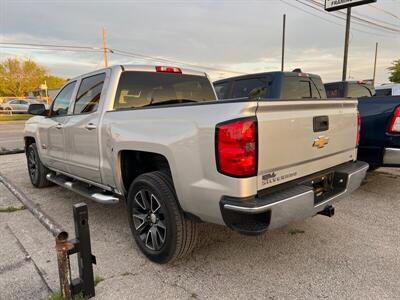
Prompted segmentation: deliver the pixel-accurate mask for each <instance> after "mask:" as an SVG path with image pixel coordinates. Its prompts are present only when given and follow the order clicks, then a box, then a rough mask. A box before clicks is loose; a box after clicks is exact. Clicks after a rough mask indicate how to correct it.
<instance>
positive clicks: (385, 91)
mask: <svg viewBox="0 0 400 300" xmlns="http://www.w3.org/2000/svg"><path fill="white" fill-rule="evenodd" d="M376 96H379V97H381V96H392V89H379V90H376Z"/></svg>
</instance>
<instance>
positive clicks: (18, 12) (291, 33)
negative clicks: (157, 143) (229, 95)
mask: <svg viewBox="0 0 400 300" xmlns="http://www.w3.org/2000/svg"><path fill="white" fill-rule="evenodd" d="M310 1H313V0H263V1H262V0H214V1H211V0H201V1H200V0H186V1H184V0H175V1H172V0H164V1H160V0H159V1H153V0H147V1H134V0H132V1H126V0H118V1H111V0H108V1H101V0H97V1H89V0H81V1H77V0H68V1H66V0H64V1H57V0H52V1H41V0H36V1H33V0H31V1H26V0H24V1H20V0H12V1H11V0H0V43H10V42H11V43H38V44H54V45H74V46H89V47H96V48H101V47H103V39H102V28H103V27H104V28H106V32H107V46H108V48H110V49H118V50H123V51H128V52H129V53H135V54H142V55H146V56H152V57H158V58H166V59H169V60H173V61H178V62H183V63H187V64H193V65H195V66H196V67H193V66H191V68H192V69H200V70H204V71H206V72H207V73H208V74H209V75H210V77H211V79H213V80H216V79H220V78H225V77H230V76H235V75H237V74H240V73H242V74H246V73H256V72H264V71H276V70H280V65H281V43H282V15H283V14H286V16H287V22H286V53H285V70H286V71H291V70H293V69H294V68H301V69H302V71H304V72H308V73H315V74H319V75H321V77H322V79H323V81H324V82H330V81H337V80H341V76H342V63H343V47H344V34H345V21H344V20H342V19H339V18H338V17H337V16H341V15H339V13H327V12H324V11H323V10H322V9H321V10H316V9H313V8H311V7H309V6H306V5H305V4H309V5H310ZM314 1H317V2H323V0H314ZM301 2H302V3H301ZM374 7H375V8H374ZM343 12H344V11H343ZM352 12H353V15H354V16H358V17H361V18H364V19H367V20H369V21H370V22H379V23H380V24H382V25H384V26H387V27H391V28H396V29H398V31H397V33H394V32H391V31H387V30H382V29H380V28H379V29H378V28H376V27H374V26H372V25H371V26H366V25H361V24H357V23H356V22H354V21H353V22H352V24H351V35H350V48H349V67H348V77H349V78H348V79H351V80H361V79H370V78H372V74H373V60H374V51H375V43H376V42H378V43H379V50H378V62H377V77H376V78H377V79H376V82H377V83H378V84H380V83H385V82H388V74H389V73H388V70H387V67H388V66H390V64H391V62H392V61H393V60H395V59H400V0H377V3H375V4H372V5H363V6H359V7H354V8H353V9H352ZM391 14H394V16H392V15H391ZM335 16H336V17H335ZM396 16H397V17H396ZM353 20H354V19H353ZM6 47H8V48H5V46H4V45H3V47H0V61H1V60H4V59H6V58H8V57H22V58H31V59H33V60H35V61H37V62H38V63H40V64H42V65H44V66H45V67H46V68H47V69H48V70H49V71H50V72H51V73H52V74H55V75H58V76H62V77H66V78H72V77H74V76H77V75H80V74H83V73H87V72H90V71H93V70H96V69H99V68H102V67H103V66H104V57H103V53H102V52H101V51H100V50H94V52H86V51H85V52H83V51H81V52H68V51H54V50H45V51H44V50H37V49H36V50H35V49H15V48H10V46H9V45H8V46H6ZM31 48H32V47H31ZM108 58H109V63H110V64H111V65H114V64H156V65H160V64H163V65H165V64H167V65H174V66H183V67H185V65H183V64H179V63H165V62H162V61H161V62H157V61H154V60H150V59H143V58H140V57H133V56H122V55H119V54H117V53H109V57H108ZM202 66H204V67H207V68H203V67H202ZM216 69H218V70H216Z"/></svg>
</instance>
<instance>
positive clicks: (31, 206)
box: [0, 173, 68, 241]
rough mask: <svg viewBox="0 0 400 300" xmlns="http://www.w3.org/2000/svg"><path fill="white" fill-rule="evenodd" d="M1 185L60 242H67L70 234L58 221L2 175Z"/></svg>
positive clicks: (0, 177)
mask: <svg viewBox="0 0 400 300" xmlns="http://www.w3.org/2000/svg"><path fill="white" fill-rule="evenodd" d="M0 183H2V184H3V185H4V186H5V187H6V188H7V189H8V190H9V191H10V192H11V194H13V195H14V196H15V197H16V198H17V199H18V200H19V201H20V202H21V203H22V204H23V205H24V206H25V207H26V208H27V209H28V210H29V211H30V212H31V213H32V214H33V215H34V216H35V217H36V219H38V220H39V222H40V223H41V224H42V225H43V226H44V227H46V229H47V230H48V231H50V232H51V234H52V235H53V236H54V237H55V238H56V240H58V241H67V240H68V233H67V231H65V230H64V229H63V228H62V227H61V226H60V225H59V224H58V223H57V222H56V221H54V220H53V219H52V218H51V217H50V216H48V215H47V214H46V213H44V212H43V211H42V210H41V209H40V207H39V206H38V205H37V204H36V203H34V202H33V201H32V200H30V199H29V198H28V197H27V196H26V195H25V194H24V192H22V191H21V190H20V189H19V188H17V187H16V186H14V185H13V184H11V182H10V180H8V179H7V178H6V177H5V176H4V175H3V174H1V173H0Z"/></svg>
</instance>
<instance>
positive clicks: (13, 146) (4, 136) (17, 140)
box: [0, 121, 25, 153]
mask: <svg viewBox="0 0 400 300" xmlns="http://www.w3.org/2000/svg"><path fill="white" fill-rule="evenodd" d="M24 124H25V121H5V122H0V153H1V152H5V151H13V150H21V149H24V137H23V133H24Z"/></svg>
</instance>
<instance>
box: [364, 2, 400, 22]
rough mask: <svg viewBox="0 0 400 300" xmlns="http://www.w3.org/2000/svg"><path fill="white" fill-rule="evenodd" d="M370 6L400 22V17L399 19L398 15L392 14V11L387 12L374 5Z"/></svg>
mask: <svg viewBox="0 0 400 300" xmlns="http://www.w3.org/2000/svg"><path fill="white" fill-rule="evenodd" d="M368 6H369V7H372V8H374V9H376V10H379V11H381V12H383V13H385V14H387V15H389V16H392V17H394V18H396V19H398V20H400V17H399V16H397V15H395V14H394V13H392V12H390V11H387V10H385V9H383V8H381V7H378V6H375V5H372V4H369V5H368Z"/></svg>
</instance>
